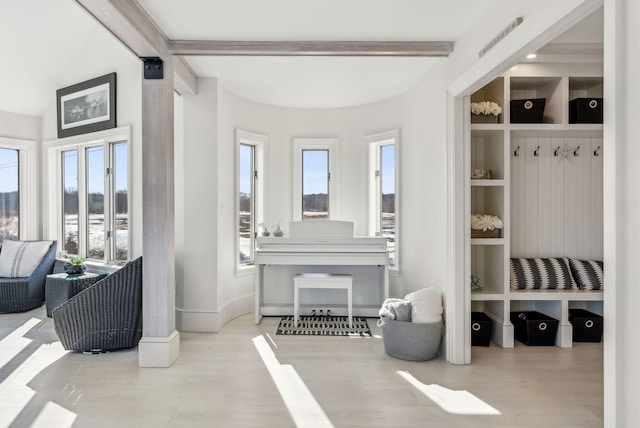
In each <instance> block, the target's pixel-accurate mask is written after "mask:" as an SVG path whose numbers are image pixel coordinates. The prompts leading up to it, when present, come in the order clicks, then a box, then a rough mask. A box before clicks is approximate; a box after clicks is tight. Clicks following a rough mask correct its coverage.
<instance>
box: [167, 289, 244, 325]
mask: <svg viewBox="0 0 640 428" xmlns="http://www.w3.org/2000/svg"><path fill="white" fill-rule="evenodd" d="M254 303H255V301H254V297H253V295H250V296H244V297H240V298H238V299H234V300H231V301H229V302H227V303H225V304H224V305H222V306H221V307H220V309H219V310H218V311H197V310H189V309H185V308H176V325H177V326H178V329H179V330H180V331H189V332H197V333H217V332H219V331H220V329H221V328H222V327H223V326H224V325H225V324H226V323H227V322H229V321H230V320H232V319H234V318H237V317H239V316H241V315H245V314H249V313H252V312H253V309H254V308H253V307H254Z"/></svg>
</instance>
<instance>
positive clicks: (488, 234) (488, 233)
mask: <svg viewBox="0 0 640 428" xmlns="http://www.w3.org/2000/svg"><path fill="white" fill-rule="evenodd" d="M499 237H500V229H493V230H489V229H487V230H478V229H471V238H499Z"/></svg>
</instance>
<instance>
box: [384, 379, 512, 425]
mask: <svg viewBox="0 0 640 428" xmlns="http://www.w3.org/2000/svg"><path fill="white" fill-rule="evenodd" d="M397 373H398V374H399V375H400V376H401V377H402V378H403V379H404V380H406V381H407V382H409V383H410V384H411V385H413V386H414V387H415V388H416V389H417V390H418V391H420V392H422V393H423V394H424V395H426V396H427V397H429V398H430V399H431V400H432V401H433V402H434V403H436V404H437V405H438V406H440V407H441V408H442V409H443V410H444V411H446V412H449V413H453V414H456V415H501V413H500V412H499V411H498V410H497V409H495V408H494V407H492V406H490V405H489V404H487V403H485V402H484V401H482V400H481V399H479V398H478V397H476V396H475V395H473V394H472V393H470V392H469V391H454V390H452V389H448V388H445V387H443V386H440V385H435V384H433V385H425V384H424V383H422V382H420V381H419V380H418V379H416V378H415V377H413V376H412V375H411V374H410V373H407V372H403V371H398V372H397Z"/></svg>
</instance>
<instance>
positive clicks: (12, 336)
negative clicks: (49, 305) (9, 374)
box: [0, 318, 40, 368]
mask: <svg viewBox="0 0 640 428" xmlns="http://www.w3.org/2000/svg"><path fill="white" fill-rule="evenodd" d="M39 322H40V320H39V319H38V318H31V319H30V320H29V321H27V322H26V323H24V324H22V325H21V326H20V327H18V328H16V329H15V330H13V331H12V332H11V333H9V334H8V335H7V336H6V337H5V338H4V339H2V340H0V368H2V367H4V366H5V365H6V364H7V363H8V362H9V361H11V359H13V358H14V357H15V356H16V355H18V354H19V353H20V352H22V350H23V349H24V348H26V347H27V346H28V345H29V343H31V339H27V338H26V337H23V336H24V335H25V334H26V333H27V332H28V331H29V330H31V329H32V328H33V327H34V326H36V325H37V324H38V323H39Z"/></svg>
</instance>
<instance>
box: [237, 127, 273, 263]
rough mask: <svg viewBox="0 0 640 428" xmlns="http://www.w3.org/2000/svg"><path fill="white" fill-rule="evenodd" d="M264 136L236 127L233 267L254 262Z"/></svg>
mask: <svg viewBox="0 0 640 428" xmlns="http://www.w3.org/2000/svg"><path fill="white" fill-rule="evenodd" d="M267 141H268V137H267V136H264V135H259V134H254V133H251V132H247V131H243V130H240V129H238V130H237V131H236V145H237V165H236V166H237V173H236V189H237V210H236V213H237V215H236V236H237V240H236V246H237V254H238V257H237V259H236V267H237V269H243V268H247V267H250V266H253V265H254V263H255V246H256V244H255V239H256V237H257V233H258V226H259V223H261V222H262V220H261V218H262V201H263V196H262V195H263V186H264V185H263V183H264V168H263V163H264V162H263V159H264V148H265V145H266V143H267Z"/></svg>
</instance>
